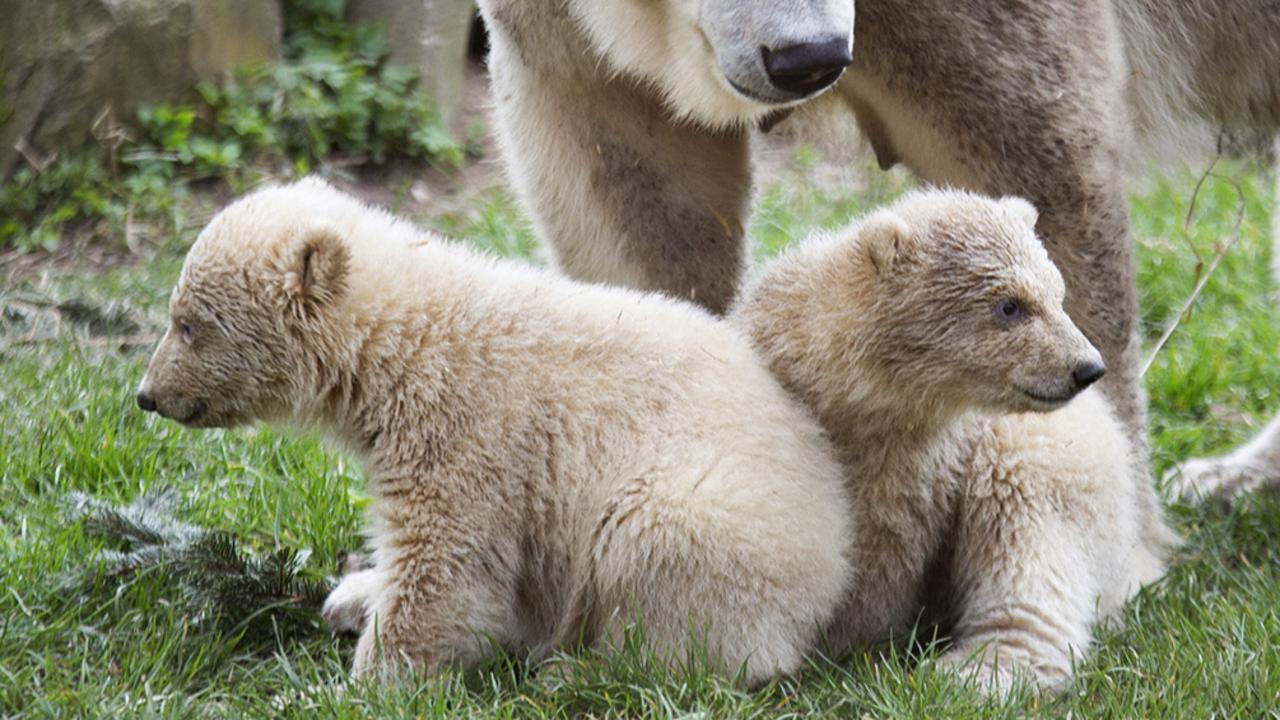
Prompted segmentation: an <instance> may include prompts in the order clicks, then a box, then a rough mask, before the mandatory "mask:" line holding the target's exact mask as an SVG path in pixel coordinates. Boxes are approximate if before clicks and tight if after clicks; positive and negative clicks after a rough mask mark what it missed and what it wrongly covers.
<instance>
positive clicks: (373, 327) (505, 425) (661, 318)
mask: <svg viewBox="0 0 1280 720" xmlns="http://www.w3.org/2000/svg"><path fill="white" fill-rule="evenodd" d="M170 314H171V316H172V322H171V325H170V326H169V329H168V332H167V333H166V334H165V336H164V338H163V339H162V340H161V341H160V344H159V347H158V348H157V349H156V352H155V355H154V356H153V357H152V359H151V362H150V365H149V367H148V368H147V373H146V376H145V378H144V379H143V381H142V385H141V388H140V390H139V393H138V404H139V405H140V406H141V407H142V408H143V409H146V410H153V411H156V412H159V413H160V414H162V415H164V416H166V417H169V418H172V419H174V420H177V421H178V422H181V423H183V424H185V425H188V426H191V427H229V426H235V425H241V424H244V423H249V422H253V421H255V420H264V421H268V422H283V423H290V424H294V425H302V426H307V427H314V428H317V429H319V430H321V431H324V432H325V433H327V434H328V435H330V436H332V437H333V438H334V439H336V440H337V441H339V443H340V445H341V446H342V447H344V448H347V449H349V450H350V451H352V452H353V453H354V454H355V455H356V456H357V457H359V458H360V459H361V460H362V462H363V463H364V464H365V466H366V468H367V471H368V477H369V490H370V493H371V494H372V496H373V498H374V500H373V503H372V509H371V513H370V514H371V522H370V529H369V537H370V541H371V546H372V548H373V567H372V568H371V569H368V570H365V571H362V572H358V573H354V574H352V575H349V576H348V577H347V578H346V579H345V580H344V581H343V583H342V584H341V585H340V586H339V587H338V588H337V589H336V590H335V592H334V595H333V597H331V598H330V601H329V603H328V607H327V612H328V613H329V614H330V615H332V616H334V617H339V618H342V617H345V618H346V619H347V621H349V622H351V623H354V624H363V631H362V633H361V636H360V639H359V642H358V644H357V648H356V655H355V664H354V668H353V674H354V675H357V676H358V675H361V674H364V673H367V672H370V671H372V670H375V669H379V670H386V669H392V668H404V667H408V668H412V669H415V670H418V671H421V672H427V673H430V672H436V671H438V670H440V669H441V668H442V667H443V666H445V665H446V664H449V663H454V662H456V663H460V664H463V665H466V664H471V663H474V662H476V661H478V660H480V659H481V658H483V657H484V656H485V655H486V654H487V652H488V651H489V649H490V647H491V641H493V642H496V643H498V644H499V645H500V646H502V647H505V648H507V649H509V650H512V651H515V652H522V653H532V654H534V655H540V654H545V653H546V652H548V651H549V650H551V649H554V648H557V647H564V646H567V645H572V644H575V643H577V642H579V640H582V641H584V642H587V643H597V644H602V645H604V646H605V647H612V646H613V643H616V642H617V641H618V640H620V638H621V634H622V631H623V628H624V626H625V625H626V624H627V623H630V622H632V621H640V622H641V623H642V625H643V628H644V631H645V637H646V638H647V640H648V642H649V643H650V644H651V646H652V647H653V648H654V649H655V650H656V651H658V652H659V653H660V654H662V655H663V656H664V657H668V658H683V657H685V653H686V652H688V651H689V650H691V649H693V648H694V647H698V648H701V649H705V652H706V654H707V656H708V657H709V659H710V660H711V662H713V663H714V664H715V665H716V666H717V667H718V669H719V670H721V671H723V672H726V673H735V672H737V671H739V670H740V669H741V670H742V671H743V677H742V679H743V681H744V682H747V683H756V682H759V681H762V680H764V679H766V678H767V677H768V676H770V675H772V674H773V673H777V672H788V671H792V670H794V669H796V667H797V666H798V665H799V663H800V662H801V659H802V657H803V656H804V654H805V652H806V651H807V650H809V649H810V647H811V646H812V644H813V643H814V642H815V641H816V639H817V637H818V635H819V633H820V631H821V628H822V627H823V626H825V625H826V624H827V623H828V622H829V621H830V619H831V617H832V614H833V612H834V610H835V609H836V607H837V606H838V604H839V603H840V601H841V599H842V598H843V597H844V595H845V594H846V593H847V591H848V579H849V577H850V574H851V573H850V558H849V554H850V545H849V537H850V527H849V519H848V518H849V516H850V514H851V513H850V511H849V508H848V499H847V497H846V496H845V494H844V492H843V480H842V474H841V470H840V467H839V465H838V463H837V462H836V461H835V459H834V454H833V450H832V449H831V448H830V447H829V446H828V444H827V441H826V440H825V439H824V436H823V434H822V432H821V429H820V428H819V427H818V425H817V423H816V421H815V420H814V419H813V418H812V417H811V416H810V415H809V414H808V412H807V411H806V410H804V409H803V408H802V407H801V406H800V405H799V404H798V403H797V402H796V401H794V400H793V399H791V398H790V397H789V395H788V394H787V393H786V392H785V391H784V390H783V389H782V387H781V386H780V385H779V384H778V382H777V381H776V380H775V379H774V378H773V376H772V375H771V374H770V373H769V371H768V369H767V368H766V367H765V365H764V363H763V362H762V361H761V360H759V359H758V358H757V356H756V354H755V353H754V352H753V350H752V348H751V345H750V342H749V341H748V340H747V339H746V338H745V337H744V336H742V335H741V334H739V333H738V332H737V331H736V330H734V329H733V328H732V327H731V326H729V325H728V324H727V323H724V322H721V321H717V320H716V319H714V318H713V317H712V316H710V315H709V314H707V313H705V312H703V311H702V310H699V309H697V308H695V307H694V306H692V305H690V304H687V303H682V302H677V301H673V300H668V299H664V298H662V297H659V296H656V295H645V294H641V293H639V292H634V291H628V290H620V289H610V288H603V287H596V286H588V285H584V284H580V283H576V282H573V281H570V280H566V279H563V278H560V277H557V276H554V275H552V274H550V273H548V272H543V271H540V270H537V269H533V268H529V267H525V266H522V265H518V264H516V263H514V262H504V261H496V260H493V259H489V258H486V257H484V256H482V255H479V254H477V253H476V252H473V251H471V250H469V249H467V248H464V247H461V246H458V245H454V244H450V243H448V242H445V241H443V240H441V239H439V238H436V237H432V236H428V235H424V234H423V233H420V232H419V231H417V230H415V229H414V228H412V227H411V226H409V225H407V224H404V223H401V222H398V221H396V220H394V219H393V218H391V217H390V216H389V215H387V214H385V213H383V212H379V211H376V210H372V209H370V208H367V207H365V206H363V205H361V204H360V203H358V202H357V201H355V200H354V199H352V198H350V197H348V196H346V195H343V194H341V193H339V192H338V191H336V190H333V189H331V188H329V187H328V186H326V185H324V184H322V183H318V182H314V181H304V182H302V183H299V184H296V185H292V186H288V187H283V188H276V189H268V190H264V191H260V192H257V193H255V194H253V195H251V196H249V197H247V198H245V199H242V200H240V201H238V202H236V203H234V204H232V205H231V206H229V207H228V208H226V209H225V210H223V211H222V212H221V213H220V214H219V215H218V216H217V217H215V218H214V219H213V221H212V222H211V223H210V224H209V226H208V227H207V228H206V229H205V230H204V231H203V233H202V234H201V235H200V237H199V238H198V240H197V241H196V243H195V246H194V247H193V248H192V249H191V252H190V254H189V255H188V257H187V260H186V263H185V265H184V267H183V269H182V274H181V277H180V278H179V280H178V284H177V287H176V288H175V290H174V293H173V298H172V301H171V303H170ZM366 614H367V618H365V619H364V620H363V621H362V618H364V616H365V615H366Z"/></svg>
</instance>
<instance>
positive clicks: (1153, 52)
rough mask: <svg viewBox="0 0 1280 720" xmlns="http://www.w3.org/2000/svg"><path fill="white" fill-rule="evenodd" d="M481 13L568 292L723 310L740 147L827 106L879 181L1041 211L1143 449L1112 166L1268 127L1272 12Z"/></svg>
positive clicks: (989, 2) (1043, 3)
mask: <svg viewBox="0 0 1280 720" xmlns="http://www.w3.org/2000/svg"><path fill="white" fill-rule="evenodd" d="M480 7H481V11H482V13H483V14H484V17H485V19H486V21H487V23H488V26H489V29H490V34H491V41H492V55H491V59H490V69H491V73H492V82H493V88H494V97H495V102H496V105H497V112H496V120H497V124H498V128H499V132H500V138H501V143H502V148H503V152H504V154H505V159H506V161H507V164H508V166H509V168H510V170H511V175H512V179H513V181H514V184H515V187H516V190H517V192H518V193H519V195H520V197H521V200H522V201H523V203H524V206H525V208H526V209H527V210H528V211H529V212H530V214H531V215H532V217H533V221H534V224H535V227H536V229H537V231H538V233H539V235H541V237H543V238H544V239H545V240H547V241H548V243H549V245H550V246H551V248H552V249H553V252H554V256H555V259H556V261H557V263H558V264H559V266H560V267H561V268H562V269H563V270H564V271H565V272H567V273H568V274H570V275H572V276H575V277H577V278H581V279H585V280H594V281H599V282H608V283H613V284H620V285H629V286H633V287H639V288H646V289H655V290H661V291H664V292H667V293H669V294H672V295H677V296H682V297H687V298H692V299H694V300H695V301H697V302H700V303H702V304H703V305H705V306H707V307H708V308H710V309H712V310H714V311H718V312H722V311H724V310H725V308H726V307H727V306H728V304H729V303H730V302H731V301H732V299H733V297H734V293H735V292H736V290H737V288H738V281H739V277H740V275H741V274H742V271H743V267H744V258H745V257H746V252H745V243H744V236H745V229H744V228H745V223H746V218H747V214H748V211H749V202H750V198H751V172H752V168H751V162H750V157H749V146H750V142H751V133H752V132H753V131H754V129H755V128H756V127H761V126H767V125H768V124H770V123H772V122H774V121H775V120H776V119H778V118H779V117H781V116H783V115H784V114H785V113H786V112H787V111H788V110H789V109H790V108H792V107H794V106H795V105H797V104H799V103H802V102H804V101H805V100H807V99H809V98H811V97H813V96H815V95H817V94H818V93H821V92H823V91H824V90H826V89H827V88H829V87H832V86H834V90H833V92H835V93H837V95H838V97H839V98H841V99H843V100H844V101H845V102H847V103H848V105H849V106H850V107H851V108H852V110H853V111H854V114H855V116H856V118H857V121H858V124H859V126H860V128H861V129H862V131H863V133H864V134H865V135H866V137H868V139H869V140H870V142H871V145H872V147H873V148H874V150H875V153H876V155H877V157H878V159H879V161H880V164H881V166H883V167H886V168H887V167H890V166H892V165H894V164H896V163H899V162H901V163H904V164H905V165H907V166H908V167H909V168H911V169H912V170H913V171H914V172H916V173H917V174H918V175H919V176H920V177H921V178H922V179H924V180H926V181H928V182H931V183H936V184H946V185H952V186H957V187H962V188H968V189H971V190H974V191H977V192H981V193H986V194H990V195H997V196H999V195H1020V196H1023V197H1025V198H1027V199H1029V200H1031V201H1032V202H1033V203H1034V204H1035V206H1036V207H1037V209H1038V210H1039V211H1040V220H1039V223H1038V225H1037V227H1036V229H1037V232H1038V233H1039V235H1040V236H1041V237H1042V238H1043V239H1044V242H1045V243H1046V245H1047V248H1048V251H1049V254H1050V256H1051V257H1052V259H1053V260H1054V262H1055V263H1056V264H1057V265H1058V266H1059V268H1060V269H1061V271H1062V274H1063V275H1064V277H1065V279H1066V284H1067V310H1068V312H1069V313H1070V314H1071V316H1072V318H1073V319H1074V320H1075V321H1076V323H1077V324H1078V325H1079V326H1080V327H1081V329H1082V330H1083V331H1084V332H1085V334H1086V335H1087V336H1088V337H1089V339H1090V340H1091V341H1092V342H1093V343H1094V344H1095V345H1096V346H1097V347H1098V348H1099V349H1101V351H1102V353H1103V356H1104V358H1105V361H1106V364H1107V367H1108V372H1107V376H1106V378H1105V379H1104V380H1103V382H1102V387H1103V390H1104V392H1105V393H1107V395H1108V396H1109V397H1110V398H1111V400H1112V401H1113V403H1114V406H1115V407H1116V409H1117V412H1118V414H1119V416H1120V417H1121V418H1122V419H1123V421H1124V422H1125V423H1126V424H1127V426H1128V427H1129V428H1130V429H1131V430H1132V434H1133V436H1134V437H1135V438H1137V439H1139V441H1140V442H1141V440H1142V439H1143V438H1145V424H1144V404H1143V398H1142V392H1141V387H1140V384H1139V377H1138V368H1137V350H1138V340H1137V335H1136V333H1135V325H1136V317H1137V294H1136V288H1135V283H1134V264H1133V245H1132V243H1131V241H1130V238H1129V236H1128V211H1127V208H1126V204H1125V196H1124V192H1123V187H1122V180H1123V173H1124V169H1125V168H1124V167H1123V166H1124V164H1125V156H1126V154H1127V152H1128V150H1129V148H1130V146H1131V143H1132V141H1133V140H1134V139H1135V138H1136V137H1142V138H1144V139H1155V140H1157V141H1161V140H1164V139H1166V138H1165V137H1164V136H1165V135H1166V134H1167V133H1166V132H1165V131H1166V130H1169V129H1170V128H1174V127H1191V126H1199V127H1200V128H1201V129H1207V130H1209V131H1210V133H1211V132H1212V131H1215V130H1221V129H1226V130H1232V129H1237V128H1267V129H1270V128H1276V127H1278V126H1280V43H1277V42H1276V40H1275V39H1276V38H1277V37H1280V6H1278V5H1277V3H1276V2H1274V0H1236V1H1235V2H1231V3H1222V4H1219V3H1216V2H1212V1H1211V0H856V21H855V0H480ZM846 67H847V70H846ZM1135 130H1136V133H1135ZM904 311H906V312H909V311H910V309H909V308H905V309H904ZM1147 495H1148V497H1147V498H1146V502H1148V503H1151V504H1154V503H1155V494H1154V491H1152V490H1151V489H1150V488H1149V489H1148V491H1147Z"/></svg>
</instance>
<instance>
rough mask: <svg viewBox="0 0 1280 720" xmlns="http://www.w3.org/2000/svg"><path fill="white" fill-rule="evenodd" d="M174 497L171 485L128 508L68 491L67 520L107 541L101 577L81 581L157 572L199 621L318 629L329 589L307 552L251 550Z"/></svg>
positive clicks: (122, 580) (100, 557) (124, 581)
mask: <svg viewBox="0 0 1280 720" xmlns="http://www.w3.org/2000/svg"><path fill="white" fill-rule="evenodd" d="M179 500H180V498H179V496H178V493H177V492H175V491H173V490H163V491H159V492H153V493H147V494H144V495H142V496H140V497H139V498H138V499H136V500H134V501H133V502H132V503H130V504H128V505H115V504H112V503H108V502H104V501H102V500H99V499H97V498H93V497H91V496H89V495H86V494H83V493H75V494H73V495H72V496H71V507H70V509H69V511H68V516H69V519H71V520H72V521H79V522H80V523H81V527H82V528H83V529H84V532H85V534H86V535H88V536H90V537H92V538H95V539H99V540H101V541H102V542H103V544H104V546H105V547H104V549H103V550H101V551H100V552H99V553H98V556H97V559H98V560H99V561H100V562H101V565H102V568H103V571H102V574H101V575H100V576H99V575H94V576H93V577H83V578H81V579H82V580H84V581H91V580H94V579H97V578H99V577H101V578H105V579H107V580H110V581H112V582H117V583H120V584H127V583H129V582H132V581H133V579H135V578H136V577H137V576H138V575H139V574H141V573H148V574H152V573H159V574H161V575H163V576H166V577H168V578H169V579H170V580H171V581H173V582H174V583H175V585H177V587H178V588H179V590H180V592H181V595H182V597H183V599H184V601H185V602H186V603H187V604H188V605H189V607H190V609H191V611H192V612H193V615H195V616H196V617H197V618H202V619H211V620H214V621H216V622H220V623H222V624H224V625H226V626H234V627H237V628H241V627H243V628H246V629H254V627H255V626H258V625H259V623H263V624H266V625H269V626H272V627H275V628H278V629H279V628H285V629H287V631H289V632H292V633H298V632H300V631H305V630H308V629H309V630H319V629H320V623H319V622H318V620H317V616H316V613H317V612H318V610H319V608H320V606H321V605H322V604H323V602H324V599H325V596H326V595H327V594H328V592H329V589H330V587H329V583H328V581H326V580H323V579H320V578H318V577H313V576H309V575H308V569H309V568H308V562H309V560H310V557H311V552H310V551H309V550H305V549H303V550H296V549H293V548H285V547H282V548H277V549H276V550H273V551H270V552H266V553H255V552H253V551H251V550H248V549H246V548H245V547H244V544H243V543H242V542H241V541H240V539H239V538H237V537H235V536H234V535H232V534H230V533H227V532H224V531H221V530H215V529H210V528H205V527H200V526H198V525H193V524H191V523H188V522H184V521H182V520H179V519H178V518H177V517H175V513H176V512H177V510H178V506H179ZM88 574H89V569H88V568H86V575H88Z"/></svg>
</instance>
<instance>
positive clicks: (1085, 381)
mask: <svg viewBox="0 0 1280 720" xmlns="http://www.w3.org/2000/svg"><path fill="white" fill-rule="evenodd" d="M1106 372H1107V368H1106V366H1104V365H1103V364H1102V363H1100V362H1098V361H1097V360H1088V361H1085V362H1082V363H1080V364H1079V365H1077V366H1076V369H1075V371H1074V372H1072V373H1071V378H1072V379H1073V380H1075V381H1076V389H1078V390H1083V389H1085V388H1087V387H1089V386H1090V385H1092V384H1094V383H1096V382H1098V378H1101V377H1102V376H1103V375H1105V374H1106Z"/></svg>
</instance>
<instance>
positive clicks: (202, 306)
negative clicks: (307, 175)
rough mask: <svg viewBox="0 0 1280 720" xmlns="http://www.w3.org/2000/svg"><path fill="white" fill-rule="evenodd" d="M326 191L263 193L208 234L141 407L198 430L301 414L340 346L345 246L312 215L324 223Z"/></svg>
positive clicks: (315, 186) (195, 253) (187, 272)
mask: <svg viewBox="0 0 1280 720" xmlns="http://www.w3.org/2000/svg"><path fill="white" fill-rule="evenodd" d="M327 192H333V191H331V190H329V189H328V188H327V186H324V185H323V184H321V183H318V182H314V181H309V182H304V183H299V184H297V185H294V186H291V187H287V188H273V189H268V190H265V191H260V192H258V193H255V194H254V195H251V196H249V197H247V198H244V199H242V200H240V201H237V202H236V203H233V204H232V205H231V206H229V207H227V208H226V209H224V210H223V211H222V212H220V213H219V214H218V215H217V216H216V217H215V218H214V219H213V220H212V221H211V222H210V223H209V225H208V226H207V227H206V228H205V229H204V231H203V232H201V234H200V236H199V237H198V238H197V239H196V242H195V245H194V246H192V248H191V251H190V253H188V255H187V259H186V262H185V263H184V265H183V268H182V272H181V275H180V276H179V279H178V283H177V286H176V287H175V288H174V290H173V294H172V296H171V298H170V301H169V326H168V328H167V330H166V332H165V334H164V336H163V337H162V338H161V340H160V343H159V345H158V346H157V348H156V350H155V353H154V354H153V355H152V357H151V361H150V363H149V364H148V366H147V372H146V375H145V376H144V377H143V380H142V383H141V385H140V387H139V389H138V393H137V403H138V406H139V407H140V408H142V409H143V410H147V411H150V412H156V413H159V414H160V415H163V416H164V417H167V418H170V419H172V420H176V421H178V422H180V423H182V424H184V425H187V426H190V427H231V426H235V425H241V424H245V423H249V422H253V421H255V420H272V419H280V420H288V419H292V418H295V417H297V415H298V414H299V413H300V410H301V407H300V405H301V403H303V402H304V401H305V398H307V397H308V395H309V394H311V395H314V393H315V391H316V380H317V378H318V376H319V373H320V372H321V368H322V367H323V365H324V364H325V362H326V360H325V358H324V356H323V355H322V354H321V353H320V352H318V346H319V345H322V344H324V343H326V342H331V341H332V339H333V333H332V332H330V330H331V328H330V327H329V326H328V320H329V319H330V317H331V315H332V314H333V313H334V312H335V309H336V305H337V300H338V299H339V298H340V297H341V296H342V295H343V293H344V292H345V290H346V286H347V275H348V266H349V261H350V253H349V251H348V249H347V247H346V245H345V244H344V243H343V242H342V240H341V238H340V237H339V236H338V234H337V233H336V232H335V231H334V230H333V229H332V228H331V227H330V226H328V225H324V224H318V223H314V222H311V221H310V220H309V218H316V217H324V211H323V208H322V207H321V206H320V203H322V202H323V201H324V198H325V195H326V193H327ZM286 195H288V196H289V197H286ZM311 204H315V205H316V207H310V205H311ZM283 207H288V208H292V209H293V210H296V212H281V211H280V208H283Z"/></svg>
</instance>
